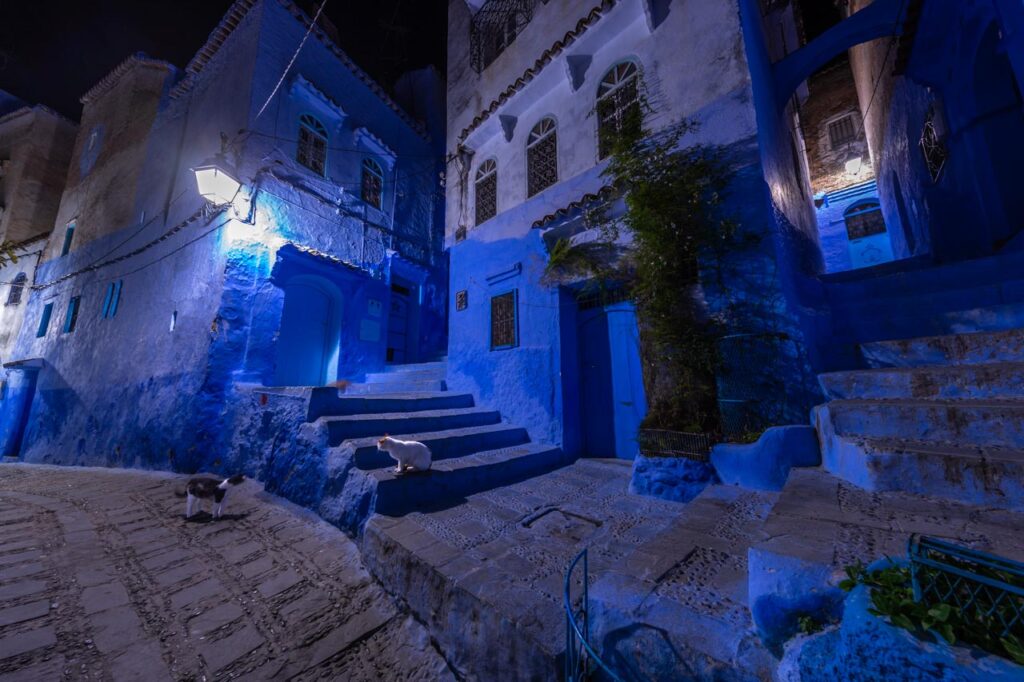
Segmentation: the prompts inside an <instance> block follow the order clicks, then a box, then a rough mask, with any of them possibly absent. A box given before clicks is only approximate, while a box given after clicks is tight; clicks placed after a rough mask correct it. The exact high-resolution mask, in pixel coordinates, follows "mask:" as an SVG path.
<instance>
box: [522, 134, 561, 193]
mask: <svg viewBox="0 0 1024 682" xmlns="http://www.w3.org/2000/svg"><path fill="white" fill-rule="evenodd" d="M556 182H558V131H557V130H556V128H555V119H553V118H545V119H542V120H541V121H540V123H538V124H537V125H535V126H534V127H533V130H531V131H530V136H529V137H528V138H527V139H526V185H527V196H531V197H532V196H533V195H534V194H536V193H537V192H540V191H542V190H544V189H547V188H548V187H550V186H551V185H553V184H555V183H556Z"/></svg>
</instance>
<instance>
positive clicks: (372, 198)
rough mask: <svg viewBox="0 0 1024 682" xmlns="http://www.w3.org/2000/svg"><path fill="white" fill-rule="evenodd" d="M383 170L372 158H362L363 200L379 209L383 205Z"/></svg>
mask: <svg viewBox="0 0 1024 682" xmlns="http://www.w3.org/2000/svg"><path fill="white" fill-rule="evenodd" d="M383 195H384V171H382V170H381V169H380V166H379V165H378V164H377V162H376V161H374V160H373V159H363V177H362V196H363V201H365V202H366V203H368V204H369V205H370V206H373V207H374V208H376V209H380V208H381V206H382V205H383Z"/></svg>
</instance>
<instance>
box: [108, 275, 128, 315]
mask: <svg viewBox="0 0 1024 682" xmlns="http://www.w3.org/2000/svg"><path fill="white" fill-rule="evenodd" d="M122 284H124V280H123V279H119V280H117V281H116V282H114V283H113V284H112V285H111V286H112V287H114V288H113V293H112V295H111V296H110V314H109V316H110V317H113V316H114V315H117V304H118V303H120V302H121V285H122Z"/></svg>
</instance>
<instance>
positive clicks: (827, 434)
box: [813, 329, 1024, 509]
mask: <svg viewBox="0 0 1024 682" xmlns="http://www.w3.org/2000/svg"><path fill="white" fill-rule="evenodd" d="M861 354H862V356H863V358H864V360H865V362H866V364H867V365H868V367H869V369H862V370H852V371H844V372H832V373H829V374H823V375H821V376H820V377H819V380H820V383H821V386H822V388H823V390H824V391H825V394H826V396H827V397H828V398H829V402H828V403H826V404H824V405H820V406H818V407H816V408H815V409H814V411H813V420H814V423H815V426H816V428H817V430H818V434H819V439H820V440H821V443H822V463H823V465H824V468H825V469H826V470H827V471H829V472H831V473H832V474H834V475H836V476H837V477H839V478H842V479H845V480H846V481H849V482H851V483H853V484H855V485H857V486H858V487H860V488H863V489H865V490H869V491H903V492H908V493H917V494H922V495H929V496H934V497H942V498H946V499H949V500H953V501H957V502H963V503H967V504H974V505H984V506H990V507H1000V508H1004V509H1020V508H1022V507H1024V329H1014V330H1009V331H1000V332H980V333H972V334H956V335H949V336H933V337H924V338H915V339H903V340H898V341H875V342H871V343H865V344H862V345H861Z"/></svg>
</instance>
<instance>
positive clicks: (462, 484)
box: [375, 449, 565, 515]
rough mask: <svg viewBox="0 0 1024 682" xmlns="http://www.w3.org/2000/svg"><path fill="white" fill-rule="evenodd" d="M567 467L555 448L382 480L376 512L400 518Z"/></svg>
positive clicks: (563, 458)
mask: <svg viewBox="0 0 1024 682" xmlns="http://www.w3.org/2000/svg"><path fill="white" fill-rule="evenodd" d="M563 464H565V457H564V455H563V454H562V452H561V450H558V449H552V450H548V451H545V452H541V453H536V454H532V455H525V456H522V457H515V458H513V459H509V460H504V461H501V462H496V463H494V464H492V465H486V466H479V467H472V468H469V469H460V470H458V471H452V472H448V471H430V472H428V473H427V474H413V475H406V476H404V477H402V478H393V479H389V480H386V481H381V482H380V483H378V485H377V497H376V508H375V511H376V512H377V513H378V514H390V515H398V514H404V513H407V512H410V511H415V510H417V509H420V508H423V507H425V506H428V505H430V504H436V503H437V502H438V501H442V500H449V501H450V500H457V499H459V498H462V497H465V496H467V495H472V494H474V493H478V492H482V491H484V490H490V489H492V488H495V487H497V486H499V485H511V484H513V483H518V482H519V481H523V480H525V479H527V478H530V477H532V476H536V475H538V474H541V473H545V472H547V471H551V470H552V469H555V468H557V467H559V466H562V465H563Z"/></svg>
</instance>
